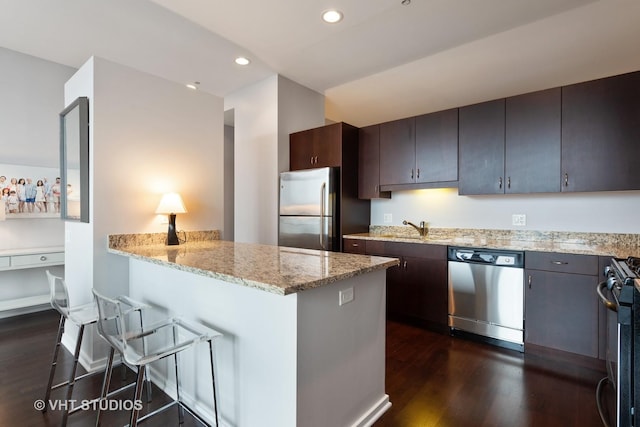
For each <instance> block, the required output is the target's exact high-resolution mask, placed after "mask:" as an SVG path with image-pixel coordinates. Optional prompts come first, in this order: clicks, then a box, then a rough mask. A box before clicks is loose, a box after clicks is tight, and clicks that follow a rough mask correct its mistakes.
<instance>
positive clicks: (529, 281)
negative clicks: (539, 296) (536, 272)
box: [527, 274, 533, 289]
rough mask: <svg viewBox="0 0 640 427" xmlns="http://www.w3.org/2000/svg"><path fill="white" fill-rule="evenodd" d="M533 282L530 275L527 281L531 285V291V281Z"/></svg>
mask: <svg viewBox="0 0 640 427" xmlns="http://www.w3.org/2000/svg"><path fill="white" fill-rule="evenodd" d="M532 280H533V279H532V278H531V275H530V274H529V280H527V282H528V283H529V289H531V281H532Z"/></svg>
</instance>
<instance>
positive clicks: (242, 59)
mask: <svg viewBox="0 0 640 427" xmlns="http://www.w3.org/2000/svg"><path fill="white" fill-rule="evenodd" d="M250 63H251V61H250V60H249V58H245V57H244V56H238V57H237V58H236V64H238V65H249V64H250Z"/></svg>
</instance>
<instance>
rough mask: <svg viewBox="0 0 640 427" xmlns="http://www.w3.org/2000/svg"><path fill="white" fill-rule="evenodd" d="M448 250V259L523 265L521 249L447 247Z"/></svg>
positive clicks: (489, 263) (513, 265) (502, 264)
mask: <svg viewBox="0 0 640 427" xmlns="http://www.w3.org/2000/svg"><path fill="white" fill-rule="evenodd" d="M448 252H449V253H448V260H449V261H457V262H467V263H472V264H487V265H500V266H505V267H518V268H522V267H523V266H524V252H521V251H504V250H500V249H483V248H458V247H449V250H448Z"/></svg>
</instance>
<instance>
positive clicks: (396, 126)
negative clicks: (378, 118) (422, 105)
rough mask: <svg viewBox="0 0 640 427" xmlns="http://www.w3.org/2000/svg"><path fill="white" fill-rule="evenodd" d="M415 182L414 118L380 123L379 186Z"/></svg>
mask: <svg viewBox="0 0 640 427" xmlns="http://www.w3.org/2000/svg"><path fill="white" fill-rule="evenodd" d="M415 182H416V138H415V117H409V118H407V119H401V120H394V121H392V122H386V123H381V124H380V185H394V184H413V183H415Z"/></svg>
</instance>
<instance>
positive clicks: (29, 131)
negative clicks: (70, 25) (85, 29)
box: [0, 48, 75, 315]
mask: <svg viewBox="0 0 640 427" xmlns="http://www.w3.org/2000/svg"><path fill="white" fill-rule="evenodd" d="M0 70H1V71H0V153H1V157H0V161H1V162H2V163H3V164H5V165H15V168H17V170H22V167H23V166H28V167H29V170H32V171H43V172H44V171H53V170H59V168H60V161H59V149H60V142H59V141H60V139H59V138H60V131H59V125H58V120H59V119H58V114H59V113H60V111H62V110H63V108H64V105H65V104H64V96H63V87H64V82H65V81H66V80H67V79H68V78H69V77H70V76H71V75H72V74H73V73H74V72H75V69H74V68H71V67H67V66H64V65H60V64H56V63H54V62H50V61H45V60H43V59H39V58H35V57H33V56H29V55H25V54H22V53H18V52H14V51H12V50H8V49H5V48H0ZM10 170H11V169H10V166H5V167H3V169H2V170H0V175H6V176H7V177H8V179H9V178H10V174H11V172H10ZM56 175H57V172H56ZM47 176H48V175H47ZM54 176H55V175H54ZM63 244H64V223H63V221H61V220H60V219H57V218H56V219H12V220H7V221H0V250H12V249H23V248H37V247H47V246H62V245H63ZM44 270H45V269H40V268H38V269H29V270H21V271H14V272H3V273H2V274H0V300H6V299H12V298H22V297H28V296H34V295H42V294H46V293H48V284H47V281H46V277H45V275H44ZM52 270H53V271H54V272H55V273H56V274H61V275H64V269H63V268H62V267H55V268H52ZM26 311H29V310H18V311H11V312H8V314H11V315H13V314H19V313H22V312H26ZM5 314H7V313H5Z"/></svg>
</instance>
